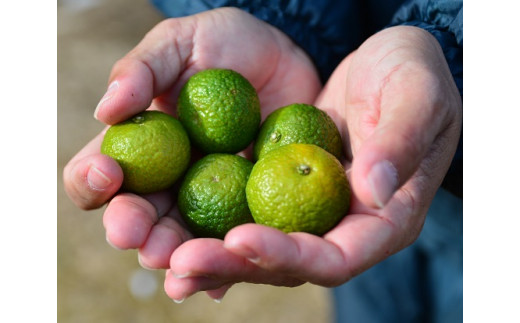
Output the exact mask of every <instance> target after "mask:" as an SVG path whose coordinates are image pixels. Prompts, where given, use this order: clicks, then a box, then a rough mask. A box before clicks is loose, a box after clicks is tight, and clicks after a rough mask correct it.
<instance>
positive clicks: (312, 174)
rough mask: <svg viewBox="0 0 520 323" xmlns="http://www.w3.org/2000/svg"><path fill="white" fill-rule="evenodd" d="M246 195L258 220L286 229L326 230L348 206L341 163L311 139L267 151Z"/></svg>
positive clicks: (254, 173) (251, 177)
mask: <svg viewBox="0 0 520 323" xmlns="http://www.w3.org/2000/svg"><path fill="white" fill-rule="evenodd" d="M246 196H247V202H248V204H249V209H250V210H251V214H252V216H253V218H254V219H255V222H256V223H259V224H264V225H267V226H271V227H274V228H277V229H280V230H281V231H283V232H308V233H312V234H315V235H323V234H324V233H326V232H327V231H329V230H330V229H331V228H333V227H334V226H335V225H336V224H337V223H338V222H339V221H340V220H341V219H342V218H343V217H344V216H345V215H346V214H347V211H348V209H349V207H350V186H349V182H348V180H347V177H346V174H345V170H344V169H343V166H342V165H341V163H340V162H339V161H338V159H336V158H335V157H334V156H333V155H332V154H330V153H328V152H327V151H325V150H324V149H322V148H320V147H318V146H316V145H311V144H288V145H285V146H282V147H280V148H278V149H275V150H272V151H270V152H268V153H266V154H265V155H264V156H263V157H262V159H260V160H259V161H258V162H257V163H256V164H255V165H254V167H253V170H252V171H251V175H250V176H249V180H248V182H247V186H246Z"/></svg>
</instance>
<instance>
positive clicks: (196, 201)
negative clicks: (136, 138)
mask: <svg viewBox="0 0 520 323" xmlns="http://www.w3.org/2000/svg"><path fill="white" fill-rule="evenodd" d="M252 168H253V163H251V162H250V161H249V160H247V159H245V158H244V157H241V156H238V155H231V154H220V153H215V154H210V155H206V156H205V157H203V158H202V159H200V160H199V161H197V162H196V163H195V164H194V165H193V166H191V167H190V168H189V170H188V172H187V173H186V176H185V178H184V180H183V182H182V185H181V187H180V190H179V199H178V205H179V211H180V213H181V215H182V217H183V219H184V221H185V222H186V224H187V225H188V227H189V228H190V231H192V232H193V233H194V234H196V235H197V236H199V237H213V238H220V239H222V238H224V236H225V235H226V233H227V232H228V231H229V230H231V229H232V228H233V227H235V226H237V225H240V224H244V223H248V222H253V218H252V217H251V213H250V212H249V207H248V205H247V199H246V192H245V189H246V184H247V180H248V178H249V174H250V172H251V169H252Z"/></svg>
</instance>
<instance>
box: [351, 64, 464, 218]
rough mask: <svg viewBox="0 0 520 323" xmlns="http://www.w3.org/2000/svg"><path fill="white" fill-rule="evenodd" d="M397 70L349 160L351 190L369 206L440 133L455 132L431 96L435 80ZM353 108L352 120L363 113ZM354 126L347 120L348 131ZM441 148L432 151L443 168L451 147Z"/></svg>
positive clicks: (380, 202)
mask: <svg viewBox="0 0 520 323" xmlns="http://www.w3.org/2000/svg"><path fill="white" fill-rule="evenodd" d="M403 73H404V74H405V75H401V76H399V75H398V74H399V73H398V72H396V75H394V76H393V79H392V80H390V81H388V84H387V85H386V87H385V90H384V93H385V94H383V99H382V101H381V110H380V115H379V116H378V119H377V120H374V123H375V124H376V125H375V127H374V128H373V130H372V132H371V133H370V134H369V135H368V136H367V137H366V138H364V139H363V140H362V142H361V143H358V145H357V149H356V154H355V158H354V160H353V164H352V186H353V190H354V192H355V193H356V195H357V196H358V198H359V199H360V200H361V201H362V202H363V203H365V204H367V205H369V206H372V207H378V208H383V207H384V206H385V205H386V203H387V202H388V201H389V200H390V198H391V197H392V195H393V194H394V193H395V191H396V190H397V189H398V188H399V187H400V186H401V185H403V184H404V183H405V182H406V181H408V179H409V178H410V177H411V176H412V175H413V174H414V173H415V172H416V171H417V169H418V168H419V165H420V164H421V163H422V161H423V160H424V158H425V157H426V155H427V154H428V153H429V152H430V151H431V149H432V146H433V145H434V142H435V141H436V139H438V138H439V136H440V135H442V134H443V133H445V132H447V131H448V132H450V133H451V136H456V132H454V131H453V130H455V127H453V123H452V122H451V121H452V120H453V118H450V117H448V116H447V113H446V111H445V108H446V107H445V106H444V105H443V103H441V102H439V101H438V99H437V97H436V96H437V95H439V94H438V93H434V92H435V91H434V90H432V89H434V88H436V86H437V84H436V82H437V81H436V80H434V79H433V78H431V77H430V75H425V74H427V73H425V72H424V71H418V72H417V73H414V74H416V75H414V76H413V77H410V73H411V71H403ZM418 75H421V76H418ZM422 75H425V76H424V77H423V76H422ZM386 97H388V100H386V99H385V98H386ZM354 113H359V114H360V116H356V117H354V118H353V119H354V120H356V119H360V118H365V117H366V115H363V113H364V112H363V111H362V110H355V112H354ZM356 127H358V126H357V125H355V122H353V123H352V126H351V129H353V131H354V132H355V131H356ZM450 129H451V131H450ZM358 139H359V137H358ZM454 142H456V140H455V141H454ZM446 148H447V149H445V150H442V151H440V155H439V156H438V157H437V158H438V160H439V161H442V166H443V167H444V168H446V167H447V164H448V163H449V160H451V157H452V156H453V153H454V149H451V148H452V147H446ZM453 148H455V147H453ZM439 174H444V173H441V172H439ZM436 180H437V181H438V180H440V179H436ZM439 184H440V183H439Z"/></svg>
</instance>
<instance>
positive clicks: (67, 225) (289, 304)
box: [57, 0, 333, 323]
mask: <svg viewBox="0 0 520 323" xmlns="http://www.w3.org/2000/svg"><path fill="white" fill-rule="evenodd" d="M57 17H58V35H57V40H58V48H57V49H58V61H57V63H58V71H57V76H58V113H57V115H58V156H57V161H58V192H57V195H58V205H57V206H58V228H57V229H58V250H57V253H58V263H57V269H58V286H57V290H58V308H57V316H58V321H59V322H74V323H82V322H88V323H91V322H114V323H117V322H125V323H126V322H187V323H191V322H215V323H218V322H226V323H230V322H231V323H233V322H254V323H256V322H269V323H276V322H298V323H305V322H312V323H316V322H324V323H326V322H331V321H332V319H333V315H332V304H331V298H330V295H329V294H328V293H329V291H328V290H327V289H325V288H322V287H319V286H314V285H310V284H305V285H303V286H300V287H296V288H283V287H272V286H266V285H251V284H239V285H235V286H233V287H232V288H231V289H230V290H229V291H228V293H227V294H226V296H225V298H224V299H223V301H222V303H221V304H217V303H215V302H213V301H212V300H211V299H210V298H209V297H208V296H207V295H205V293H199V294H196V295H194V296H192V297H191V298H188V299H187V300H186V301H184V303H182V304H175V303H174V302H173V301H171V300H170V299H169V298H168V297H167V296H166V294H165V292H164V289H163V278H164V270H157V271H149V270H145V269H142V268H141V267H140V266H139V264H138V261H137V252H136V251H133V250H132V251H118V250H115V249H113V248H111V247H110V246H109V245H108V244H107V243H106V240H105V232H104V229H103V225H102V214H103V209H99V210H95V211H82V210H80V209H78V208H76V207H75V206H74V205H73V204H72V202H70V200H69V199H68V198H67V196H66V194H65V192H64V189H63V178H62V172H63V167H64V166H65V165H66V163H67V162H68V160H69V159H70V158H71V157H72V156H73V155H74V154H75V153H76V152H77V151H79V150H80V149H81V148H82V147H83V146H84V145H85V144H86V143H87V142H88V141H89V140H90V139H91V138H93V137H94V136H95V135H96V134H97V133H98V132H99V131H101V129H102V128H103V125H102V124H101V123H100V122H98V121H96V120H95V119H94V118H93V117H92V115H93V113H94V108H95V107H96V105H97V103H98V101H99V99H100V98H101V96H102V95H103V93H104V92H105V90H106V86H107V80H108V76H109V73H110V69H111V67H112V65H113V64H114V63H115V61H116V60H117V59H119V58H121V57H122V56H123V55H124V54H126V53H127V52H128V51H129V50H130V49H132V48H133V47H134V46H135V45H136V44H137V43H138V42H139V40H140V39H141V38H142V37H143V36H144V34H145V33H146V32H147V31H148V30H150V29H151V28H152V27H153V26H154V25H155V24H156V23H158V22H159V21H160V20H161V19H162V16H161V14H160V13H159V12H158V11H156V10H155V8H154V7H153V6H152V5H151V4H150V3H149V2H148V0H58V7H57Z"/></svg>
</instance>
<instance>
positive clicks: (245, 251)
mask: <svg viewBox="0 0 520 323" xmlns="http://www.w3.org/2000/svg"><path fill="white" fill-rule="evenodd" d="M224 248H226V249H230V250H232V251H233V252H234V253H236V254H238V255H240V256H242V257H245V258H247V260H249V261H250V262H252V263H254V264H258V263H259V262H260V257H259V256H258V254H257V253H256V252H255V251H254V250H253V249H250V248H249V247H245V246H241V245H238V244H236V243H234V242H227V241H226V242H224Z"/></svg>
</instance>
